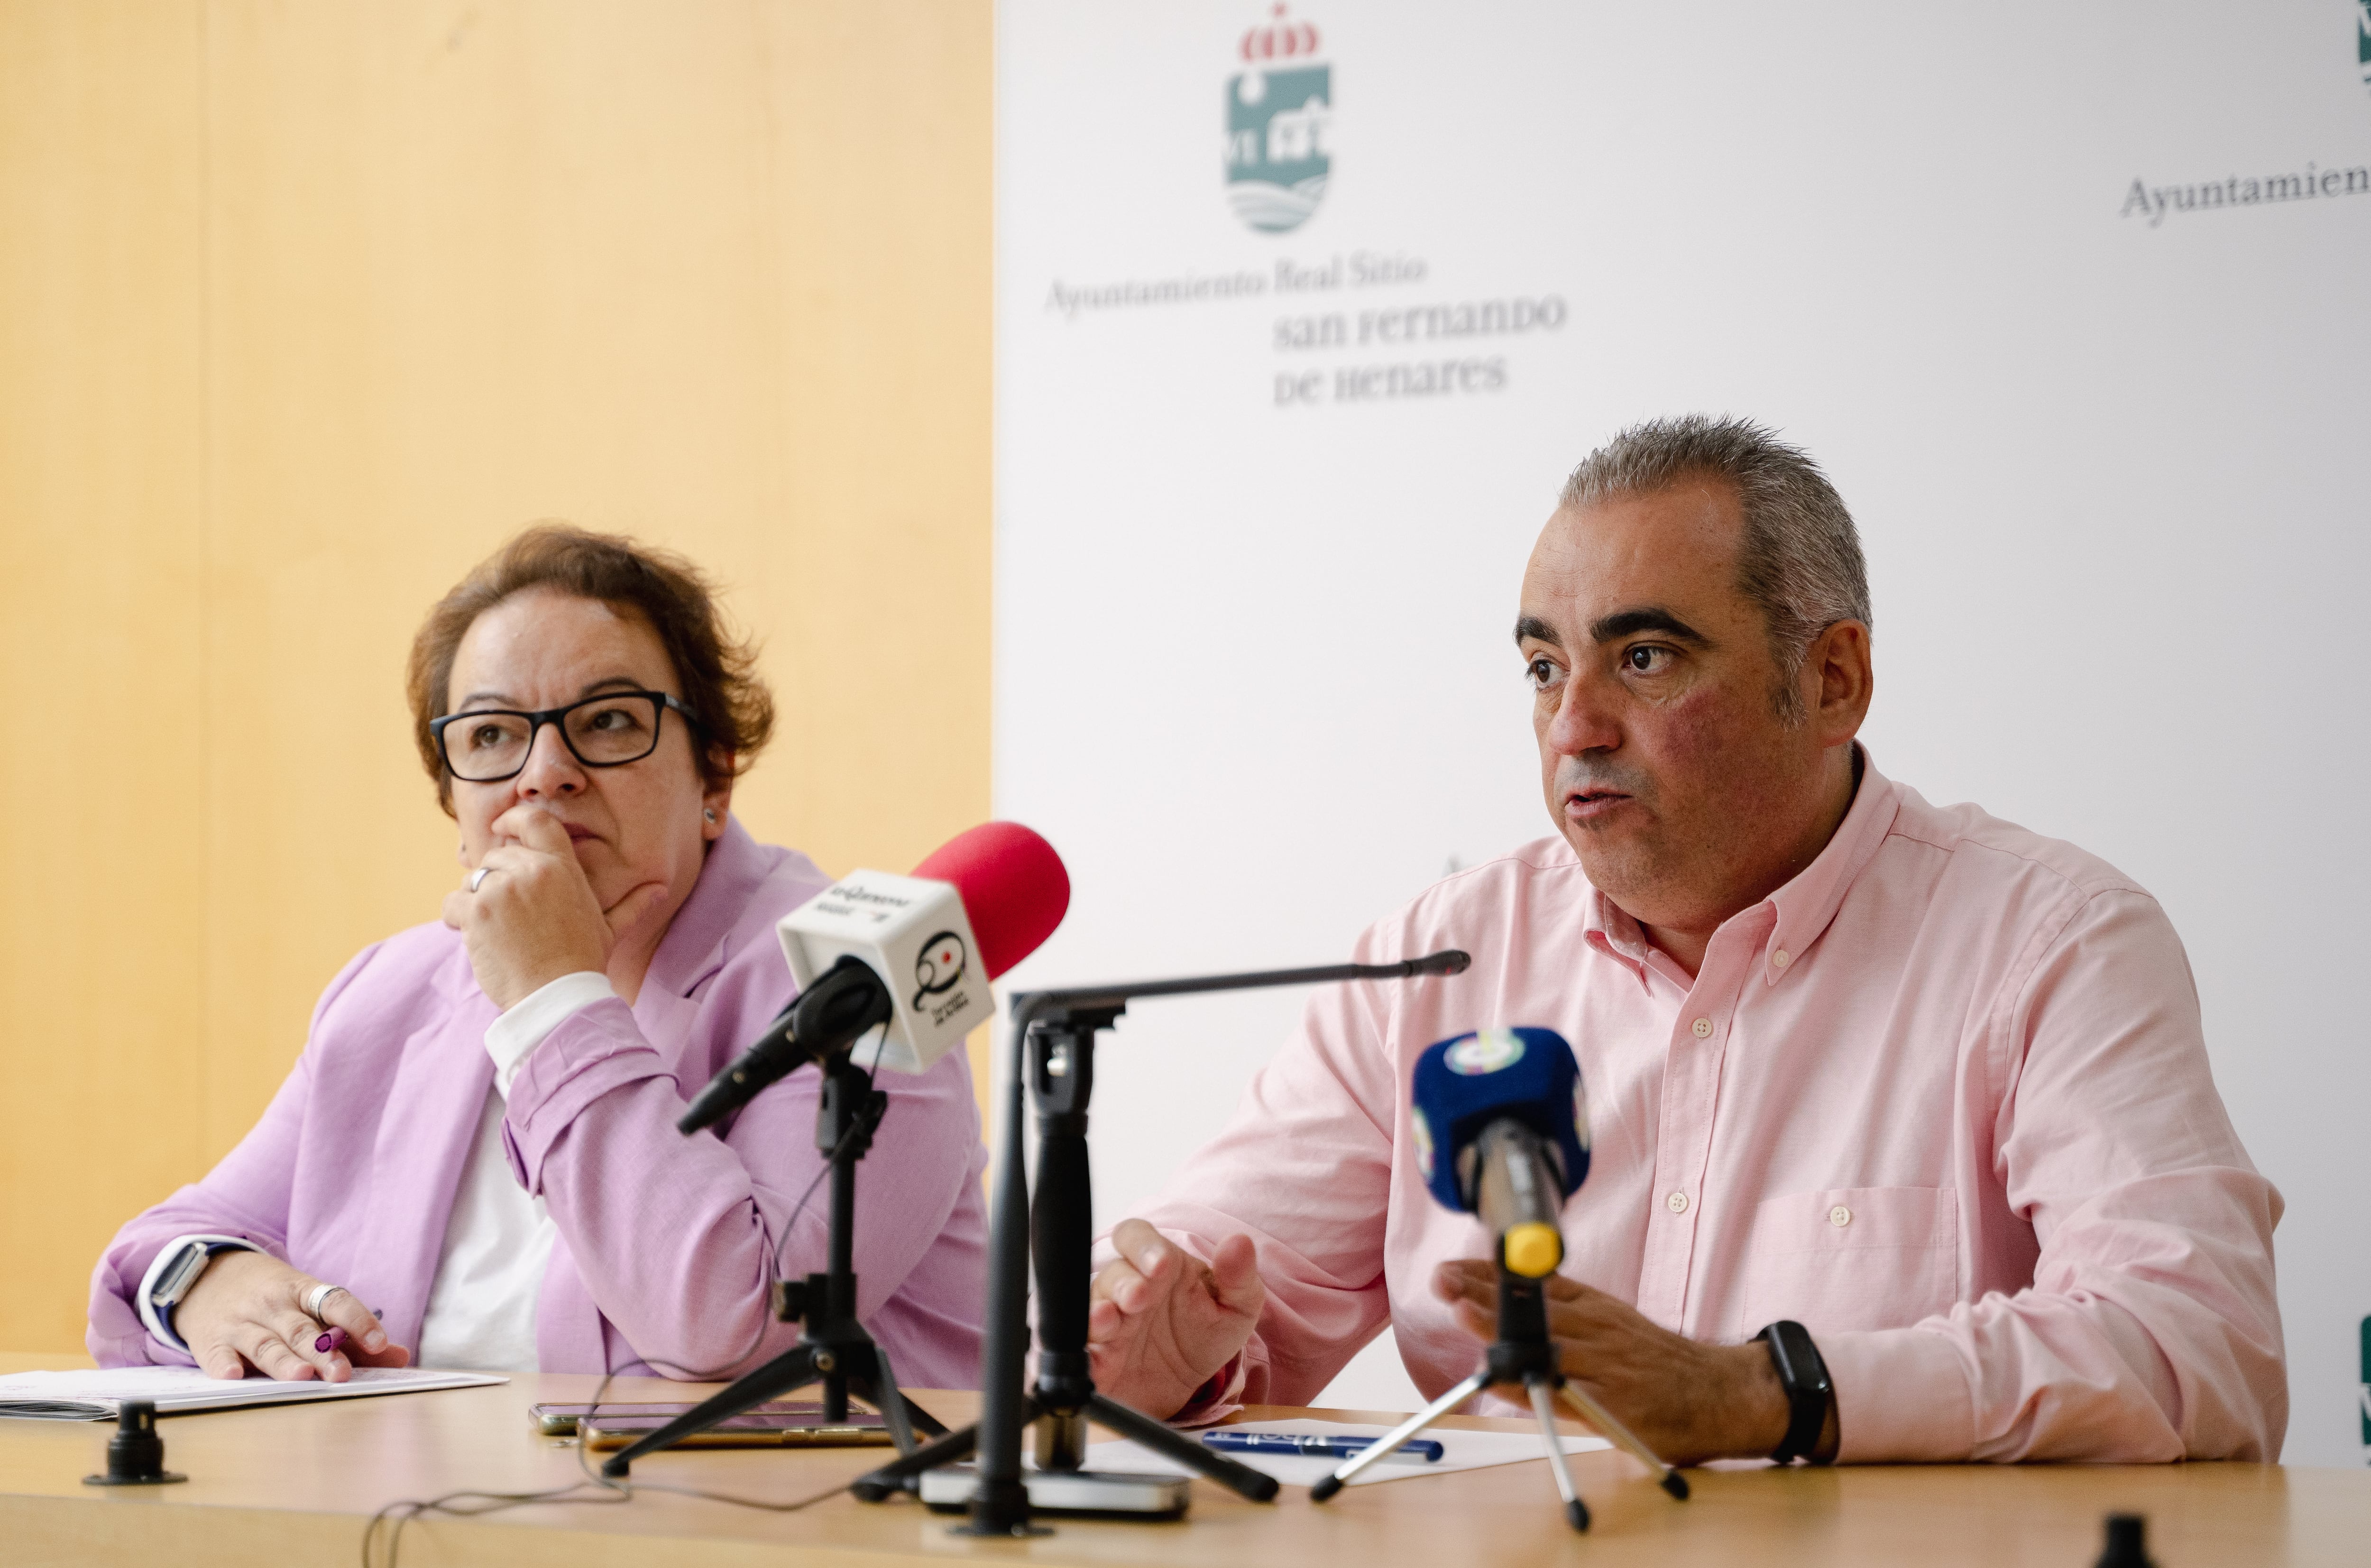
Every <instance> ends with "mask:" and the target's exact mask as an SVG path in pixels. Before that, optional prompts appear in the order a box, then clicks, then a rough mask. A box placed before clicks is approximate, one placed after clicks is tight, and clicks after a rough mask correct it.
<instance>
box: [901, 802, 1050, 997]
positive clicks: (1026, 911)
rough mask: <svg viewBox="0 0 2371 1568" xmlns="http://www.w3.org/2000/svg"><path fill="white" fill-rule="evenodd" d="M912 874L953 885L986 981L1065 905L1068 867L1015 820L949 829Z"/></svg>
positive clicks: (1027, 950)
mask: <svg viewBox="0 0 2371 1568" xmlns="http://www.w3.org/2000/svg"><path fill="white" fill-rule="evenodd" d="M914 875H915V876H917V877H919V878H922V879H924V880H927V881H930V882H953V883H954V885H955V891H956V893H958V894H961V895H962V897H963V906H964V912H965V913H966V914H967V915H968V916H970V917H971V928H972V933H973V935H975V936H977V938H978V939H979V961H980V963H982V964H983V965H985V966H986V967H987V969H988V977H989V979H991V980H994V979H996V978H998V977H999V976H1000V975H1001V974H1003V973H1004V972H1005V971H1006V970H1008V969H1010V968H1012V966H1013V965H1014V964H1016V963H1020V962H1021V961H1022V960H1023V959H1024V958H1027V957H1028V956H1029V955H1030V954H1031V953H1033V952H1035V951H1037V949H1038V948H1039V947H1040V946H1041V945H1043V943H1044V942H1045V940H1046V939H1047V937H1050V936H1052V935H1053V934H1054V928H1055V927H1057V926H1058V925H1060V924H1061V923H1062V917H1063V915H1065V914H1066V913H1068V912H1069V910H1070V871H1069V870H1067V869H1066V868H1065V867H1064V866H1063V864H1062V857H1060V856H1059V855H1057V854H1056V853H1054V847H1053V846H1052V845H1051V844H1048V843H1047V842H1046V840H1045V839H1044V837H1042V836H1040V835H1038V834H1037V833H1035V831H1033V830H1031V829H1029V828H1026V827H1024V826H1022V825H1021V824H1019V823H1017V822H984V823H981V824H979V825H978V826H977V827H975V828H971V829H969V830H967V831H966V832H963V833H958V834H956V835H955V836H954V837H953V838H950V839H948V840H947V841H946V842H945V843H944V844H942V845H940V846H939V847H937V848H936V849H933V850H931V853H930V854H929V856H927V857H926V858H925V859H923V861H922V863H921V864H920V865H919V866H916V867H915V868H914Z"/></svg>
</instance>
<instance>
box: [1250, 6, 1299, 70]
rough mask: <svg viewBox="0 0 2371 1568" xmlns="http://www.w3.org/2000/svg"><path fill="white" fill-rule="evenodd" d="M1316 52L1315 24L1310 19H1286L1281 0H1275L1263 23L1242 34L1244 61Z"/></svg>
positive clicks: (1297, 55)
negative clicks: (1262, 25)
mask: <svg viewBox="0 0 2371 1568" xmlns="http://www.w3.org/2000/svg"><path fill="white" fill-rule="evenodd" d="M1316 52H1317V28H1316V25H1315V24H1314V23H1312V22H1292V21H1287V20H1286V19H1285V16H1284V4H1283V0H1277V7H1276V12H1275V15H1274V16H1273V17H1271V18H1270V19H1269V21H1268V22H1267V24H1266V26H1264V27H1256V28H1253V29H1249V30H1247V31H1246V32H1245V33H1244V34H1243V59H1244V61H1245V62H1246V63H1250V62H1254V61H1260V60H1306V59H1308V58H1310V57H1311V56H1313V55H1314V54H1315V53H1316Z"/></svg>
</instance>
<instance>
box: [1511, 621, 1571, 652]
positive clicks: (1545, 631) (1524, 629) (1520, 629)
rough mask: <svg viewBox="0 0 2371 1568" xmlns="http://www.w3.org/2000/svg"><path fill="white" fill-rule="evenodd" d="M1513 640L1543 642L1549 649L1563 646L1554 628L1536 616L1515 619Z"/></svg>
mask: <svg viewBox="0 0 2371 1568" xmlns="http://www.w3.org/2000/svg"><path fill="white" fill-rule="evenodd" d="M1515 640H1516V641H1517V642H1544V643H1546V644H1547V645H1548V646H1549V647H1551V648H1561V647H1563V646H1564V643H1563V641H1562V640H1559V639H1558V638H1557V636H1556V628H1554V627H1552V626H1550V625H1549V624H1548V623H1547V622H1545V621H1544V620H1542V619H1540V617H1537V616H1517V617H1515Z"/></svg>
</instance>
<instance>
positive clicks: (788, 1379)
mask: <svg viewBox="0 0 2371 1568" xmlns="http://www.w3.org/2000/svg"><path fill="white" fill-rule="evenodd" d="M815 1377H816V1372H815V1346H813V1345H811V1344H794V1345H792V1347H791V1348H790V1349H788V1350H786V1351H784V1352H783V1353H782V1354H781V1355H778V1356H776V1357H774V1359H773V1360H771V1361H769V1362H768V1363H766V1365H764V1366H760V1367H758V1369H757V1370H756V1371H755V1372H751V1373H749V1374H748V1375H747V1376H746V1377H744V1378H742V1379H741V1380H740V1381H739V1382H737V1383H734V1384H733V1385H732V1386H731V1387H730V1388H727V1389H723V1390H722V1391H721V1392H718V1393H715V1394H711V1396H709V1397H708V1398H707V1399H705V1400H703V1401H700V1403H699V1404H696V1405H694V1406H692V1407H691V1409H689V1410H688V1411H686V1412H683V1413H682V1414H681V1415H678V1416H677V1417H676V1418H675V1419H674V1420H673V1421H670V1422H668V1423H667V1424H665V1426H662V1427H660V1428H659V1429H658V1430H657V1431H656V1432H653V1433H652V1434H651V1435H649V1436H647V1437H644V1438H642V1440H641V1441H639V1442H637V1443H635V1444H634V1445H633V1446H632V1447H630V1448H627V1449H625V1450H624V1451H623V1452H621V1453H618V1454H613V1455H611V1456H610V1457H609V1458H608V1459H607V1461H606V1462H605V1463H603V1465H602V1466H601V1473H602V1474H603V1475H606V1476H609V1477H611V1478H613V1479H614V1478H616V1477H618V1476H621V1475H624V1474H625V1473H626V1472H627V1471H628V1470H630V1469H632V1468H633V1463H634V1461H635V1460H636V1459H639V1458H642V1456H643V1455H644V1454H654V1453H656V1452H658V1451H659V1450H660V1449H661V1448H668V1447H674V1446H675V1445H676V1444H677V1443H680V1442H682V1441H683V1440H684V1439H685V1438H687V1437H689V1436H691V1435H694V1434H695V1433H700V1432H705V1431H707V1430H708V1429H709V1428H710V1427H711V1426H713V1425H715V1424H717V1423H718V1422H720V1421H726V1420H729V1419H731V1418H732V1417H734V1416H736V1415H739V1414H740V1413H741V1412H743V1411H746V1410H753V1409H755V1408H756V1407H757V1406H758V1405H761V1404H764V1403H765V1402H766V1401H768V1400H770V1399H773V1398H775V1397H776V1396H778V1395H781V1394H787V1393H789V1392H790V1391H791V1390H792V1389H800V1388H804V1387H805V1386H806V1385H807V1384H809V1383H812V1382H814V1381H815Z"/></svg>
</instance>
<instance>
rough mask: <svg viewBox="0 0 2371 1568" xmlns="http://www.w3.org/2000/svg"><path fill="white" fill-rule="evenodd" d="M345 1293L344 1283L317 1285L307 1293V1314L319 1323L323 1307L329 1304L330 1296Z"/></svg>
mask: <svg viewBox="0 0 2371 1568" xmlns="http://www.w3.org/2000/svg"><path fill="white" fill-rule="evenodd" d="M345 1293H346V1287H345V1286H342V1285H317V1286H314V1287H313V1288H312V1289H310V1290H308V1291H306V1293H305V1316H306V1317H308V1318H310V1319H312V1320H314V1321H315V1322H317V1323H318V1322H319V1321H320V1320H321V1309H322V1307H324V1306H325V1305H327V1304H328V1302H329V1299H330V1297H332V1296H343V1295H344V1294H345Z"/></svg>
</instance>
